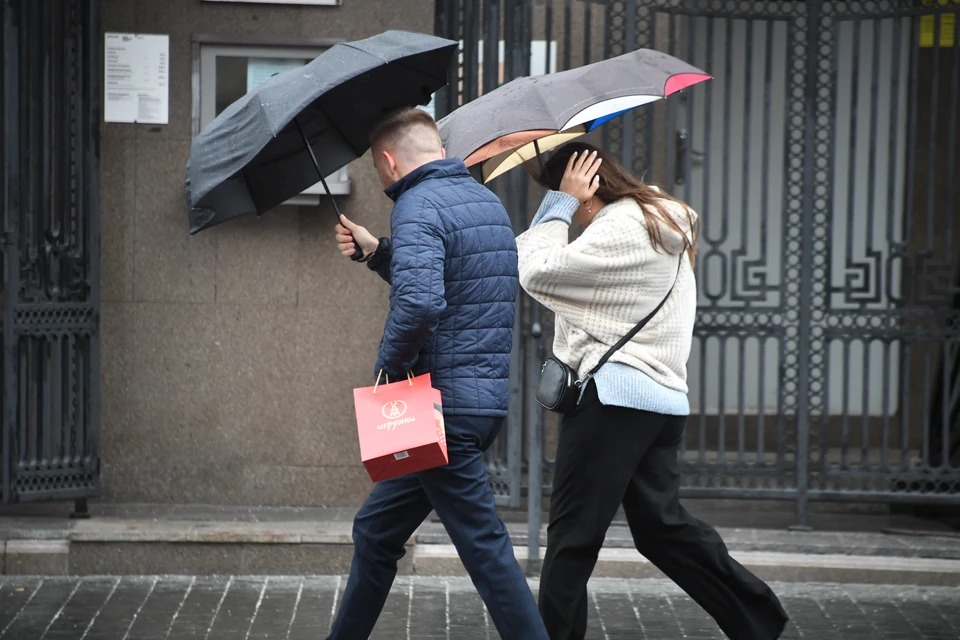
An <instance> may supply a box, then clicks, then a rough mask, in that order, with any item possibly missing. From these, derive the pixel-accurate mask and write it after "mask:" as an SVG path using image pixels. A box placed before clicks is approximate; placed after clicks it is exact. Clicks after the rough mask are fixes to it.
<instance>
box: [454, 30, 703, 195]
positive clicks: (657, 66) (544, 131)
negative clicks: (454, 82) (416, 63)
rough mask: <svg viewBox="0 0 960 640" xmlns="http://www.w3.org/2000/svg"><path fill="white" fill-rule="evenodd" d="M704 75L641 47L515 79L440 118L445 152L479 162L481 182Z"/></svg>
mask: <svg viewBox="0 0 960 640" xmlns="http://www.w3.org/2000/svg"><path fill="white" fill-rule="evenodd" d="M709 79H710V76H709V75H708V74H707V73H705V72H703V71H701V70H700V69H697V68H696V67H692V66H690V65H689V64H687V63H686V62H683V61H682V60H678V59H677V58H674V57H673V56H669V55H667V54H665V53H661V52H659V51H653V50H650V49H639V50H637V51H633V52H631V53H627V54H624V55H622V56H618V57H616V58H611V59H609V60H603V61H601V62H596V63H594V64H590V65H587V66H584V67H578V68H576V69H570V70H569V71H561V72H560V73H552V74H550V75H546V76H536V77H524V78H517V79H516V80H513V81H512V82H509V83H507V84H505V85H503V86H502V87H499V88H497V89H495V90H493V91H491V92H490V93H487V94H485V95H483V96H481V97H479V98H477V99H476V100H474V101H473V102H470V103H467V104H465V105H463V106H462V107H460V108H459V109H457V110H456V111H454V112H453V113H451V114H450V115H448V116H447V117H446V118H444V119H443V120H441V121H440V122H439V123H438V125H439V127H440V136H441V138H443V142H444V146H445V147H446V149H447V154H448V155H449V156H452V157H456V158H462V159H463V160H464V161H465V162H466V164H467V166H468V167H473V168H476V167H479V169H480V171H479V174H480V176H481V178H482V181H483V182H489V181H490V180H493V179H494V178H496V177H497V176H500V175H502V174H503V173H505V172H506V171H508V170H509V169H512V168H513V167H516V166H519V165H521V164H523V163H524V162H526V161H527V160H530V159H532V158H534V157H536V156H537V155H538V153H539V152H542V151H547V150H548V149H552V148H554V147H557V146H560V145H562V144H564V143H566V142H567V141H569V140H572V139H573V138H576V137H578V136H581V135H583V134H585V133H589V132H590V131H593V130H594V129H596V128H597V127H599V126H600V125H602V124H603V123H605V122H607V121H609V120H611V119H613V118H615V117H617V116H619V115H621V114H623V113H626V112H627V111H630V110H631V109H635V108H636V107H639V106H641V105H644V104H647V103H649V102H654V101H656V100H660V99H662V98H665V97H666V96H669V95H670V94H672V93H676V92H677V91H680V90H682V89H686V88H687V87H689V86H691V85H694V84H697V83H698V82H703V81H704V80H709Z"/></svg>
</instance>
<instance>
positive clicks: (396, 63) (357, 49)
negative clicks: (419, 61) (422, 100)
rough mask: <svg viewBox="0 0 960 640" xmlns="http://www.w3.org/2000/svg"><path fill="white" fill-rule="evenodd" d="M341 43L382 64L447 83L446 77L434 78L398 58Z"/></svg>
mask: <svg viewBox="0 0 960 640" xmlns="http://www.w3.org/2000/svg"><path fill="white" fill-rule="evenodd" d="M341 44H342V45H343V46H345V47H350V48H351V49H354V50H356V51H359V52H361V53H365V54H367V55H368V56H371V57H373V58H376V59H377V60H380V61H381V62H382V63H383V64H384V66H391V65H394V66H398V67H403V68H404V69H409V70H410V71H414V72H416V73H419V74H421V75H424V76H427V77H428V78H430V79H431V80H433V81H435V82H442V83H443V84H444V85H446V84H447V79H446V78H436V77H434V76H432V75H430V74H428V73H424V72H423V70H422V69H414V68H413V67H411V66H408V65H405V64H403V63H402V62H400V61H399V60H387V59H386V58H383V57H381V56H378V55H374V54H372V53H370V52H369V51H367V50H366V49H361V48H360V47H355V46H353V45H352V44H350V43H349V42H343V43H341Z"/></svg>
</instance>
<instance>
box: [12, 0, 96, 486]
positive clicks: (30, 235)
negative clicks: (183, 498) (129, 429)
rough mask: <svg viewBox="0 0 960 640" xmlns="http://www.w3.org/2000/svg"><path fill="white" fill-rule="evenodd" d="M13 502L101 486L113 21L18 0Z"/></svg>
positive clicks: (89, 5)
mask: <svg viewBox="0 0 960 640" xmlns="http://www.w3.org/2000/svg"><path fill="white" fill-rule="evenodd" d="M2 17H3V24H2V34H3V35H2V38H3V39H2V52H3V53H2V57H3V79H2V82H3V89H2V94H0V108H2V112H3V127H4V129H3V137H2V167H3V168H2V173H3V181H2V192H0V206H2V214H3V227H2V236H0V238H2V251H3V256H2V265H3V266H2V269H3V271H2V283H3V284H2V286H3V290H2V300H3V310H2V311H3V313H2V333H3V353H2V398H3V405H2V419H3V422H2V439H0V464H2V468H3V501H4V502H26V501H38V500H67V499H74V500H81V499H85V498H87V497H91V496H96V495H98V493H99V489H100V349H99V305H100V245H99V242H100V211H99V185H100V170H99V135H100V127H99V122H100V111H99V104H100V91H101V88H100V87H101V85H100V60H101V58H100V54H99V51H100V25H99V3H98V2H96V1H95V0H94V1H89V0H63V1H60V0H4V2H3V14H2Z"/></svg>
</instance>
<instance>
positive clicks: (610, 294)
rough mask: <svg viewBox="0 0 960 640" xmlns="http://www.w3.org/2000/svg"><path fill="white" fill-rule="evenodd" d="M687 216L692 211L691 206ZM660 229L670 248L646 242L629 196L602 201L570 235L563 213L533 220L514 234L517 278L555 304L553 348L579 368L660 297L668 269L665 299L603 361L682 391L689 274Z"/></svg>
mask: <svg viewBox="0 0 960 640" xmlns="http://www.w3.org/2000/svg"><path fill="white" fill-rule="evenodd" d="M567 197H569V196H567ZM571 200H572V199H571ZM664 204H665V205H666V208H667V209H668V210H669V211H670V213H671V215H673V217H674V219H675V220H676V221H677V222H678V223H679V224H680V227H681V228H682V229H684V230H685V231H686V232H687V234H688V235H689V234H690V233H691V230H690V229H689V222H688V219H687V214H686V212H685V211H684V210H683V208H682V207H681V206H680V205H678V204H677V203H675V202H673V201H670V200H664ZM692 218H693V220H694V221H696V214H695V213H692ZM661 230H662V231H661V233H662V238H663V241H664V244H665V247H666V249H667V250H668V251H669V252H670V253H658V252H656V251H655V250H654V248H653V246H652V245H651V243H650V238H649V236H648V235H647V229H646V221H645V219H644V217H643V212H642V211H641V209H640V205H639V204H637V202H636V201H635V200H634V199H632V198H627V199H624V200H619V201H617V202H614V203H611V204H609V205H607V206H606V207H604V208H603V209H601V210H600V211H599V212H598V213H597V215H596V217H595V218H594V219H593V222H592V223H591V224H590V226H589V227H587V228H586V229H585V230H584V232H583V234H582V235H581V236H580V237H579V238H577V239H576V240H575V241H574V242H569V237H568V236H569V227H568V225H567V223H566V222H564V221H561V220H550V221H546V222H543V223H541V224H538V225H536V226H534V227H532V228H531V229H530V230H529V231H527V232H526V233H524V234H522V235H521V236H520V237H518V238H517V246H518V248H519V253H520V284H521V285H522V286H523V288H524V289H525V290H526V291H527V293H529V294H530V295H531V296H533V298H534V299H536V300H537V301H538V302H540V303H541V304H543V305H544V306H545V307H547V308H548V309H550V310H551V311H553V312H554V313H555V314H556V331H555V337H554V343H553V352H554V355H555V356H556V357H557V358H559V359H560V360H562V361H563V362H564V363H566V364H567V365H568V366H569V367H571V368H572V369H574V370H575V371H578V372H579V374H580V376H581V377H582V376H584V375H586V374H587V372H589V371H590V369H592V368H593V367H594V366H596V364H597V363H598V362H599V361H600V358H601V357H602V356H603V354H604V353H606V351H607V349H609V348H610V347H611V346H612V345H613V344H615V343H616V342H617V341H618V340H619V339H620V338H622V337H623V336H624V335H625V334H626V333H627V332H628V331H630V329H631V328H633V327H634V326H635V325H636V324H637V323H638V322H639V321H640V320H641V319H642V318H644V317H645V316H646V315H647V314H649V313H650V312H651V311H653V309H654V308H656V306H657V305H658V304H660V301H661V300H663V297H664V296H665V295H666V294H667V291H669V290H670V286H671V285H672V284H673V281H674V278H675V277H676V278H677V284H676V286H675V287H674V289H673V292H672V293H671V294H670V298H669V299H668V300H667V302H666V304H664V305H663V308H661V309H660V311H659V312H658V313H657V314H656V315H655V316H654V317H653V318H652V319H651V320H650V322H649V323H647V325H646V326H645V327H644V328H643V329H642V330H641V331H640V332H639V333H638V334H637V335H636V336H635V337H634V339H633V340H632V341H631V342H629V343H628V344H626V345H624V347H623V348H622V349H620V351H618V352H617V353H616V354H614V355H613V357H612V358H611V359H610V362H619V363H623V364H626V365H628V366H630V367H633V368H635V369H639V370H640V371H642V372H643V373H645V374H646V375H648V376H649V377H650V378H652V379H653V380H654V381H655V382H657V383H658V384H661V385H663V386H664V387H667V388H669V389H675V390H677V391H681V392H683V393H686V392H687V359H688V358H689V356H690V343H691V341H692V337H693V325H694V320H695V316H696V310H697V291H696V277H695V276H694V273H693V269H692V268H691V267H690V261H689V260H688V259H686V258H685V259H684V260H683V261H682V263H681V264H680V272H679V276H678V275H677V262H678V259H679V256H678V252H679V251H680V249H681V247H682V238H681V237H680V235H679V234H677V233H676V232H675V231H672V230H671V229H670V228H669V227H667V226H666V225H663V226H662V227H661Z"/></svg>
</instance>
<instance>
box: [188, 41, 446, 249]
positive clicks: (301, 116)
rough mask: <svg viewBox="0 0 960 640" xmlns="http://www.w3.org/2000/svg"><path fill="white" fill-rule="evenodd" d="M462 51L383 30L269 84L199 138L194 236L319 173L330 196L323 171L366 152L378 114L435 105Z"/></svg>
mask: <svg viewBox="0 0 960 640" xmlns="http://www.w3.org/2000/svg"><path fill="white" fill-rule="evenodd" d="M456 50H457V43H456V42H454V41H452V40H445V39H443V38H437V37H435V36H430V35H426V34H422V33H411V32H406V31H387V32H385V33H382V34H380V35H378V36H374V37H372V38H368V39H366V40H359V41H357V42H346V43H341V44H337V45H335V46H333V47H332V48H331V49H329V50H328V51H325V52H324V53H323V54H321V55H320V56H319V57H317V58H316V59H315V60H314V61H313V62H311V63H309V64H307V65H306V66H304V67H303V68H300V69H294V70H291V71H286V72H284V73H281V74H278V75H276V76H274V77H272V78H270V79H268V80H266V81H265V82H263V83H262V84H261V85H259V86H258V87H257V88H256V89H254V90H253V91H251V92H250V93H248V94H247V95H245V96H244V97H243V98H241V99H240V100H237V101H236V102H234V103H233V104H232V105H230V106H229V107H227V108H226V109H225V110H224V111H223V113H221V114H220V115H219V116H217V118H216V120H214V121H213V122H211V123H210V125H209V126H208V127H207V128H206V129H204V130H203V132H202V133H201V134H200V135H199V136H197V137H196V139H194V141H193V145H192V147H191V149H190V161H189V162H188V163H187V177H186V200H187V218H188V220H189V223H190V233H191V234H194V233H197V232H198V231H201V230H203V229H207V228H209V227H212V226H214V225H216V224H219V223H221V222H225V221H227V220H230V219H232V218H237V217H240V216H243V215H248V214H253V213H256V214H258V215H259V214H261V213H263V212H264V211H267V210H269V209H272V208H273V207H275V206H277V205H278V204H281V203H283V202H285V201H286V200H288V199H290V198H292V197H293V196H295V195H297V194H298V193H300V192H302V191H303V190H304V189H306V188H307V187H310V186H312V185H314V184H316V182H317V179H318V178H319V179H320V181H321V182H323V186H324V188H325V189H326V190H327V194H328V195H329V194H330V190H329V189H328V188H327V183H326V180H325V177H326V176H329V175H330V174H332V173H334V172H336V171H338V170H340V169H341V168H342V167H343V166H344V165H346V164H347V163H349V162H351V161H353V160H356V159H357V158H359V157H360V156H362V155H363V154H364V153H365V152H366V151H367V149H368V148H369V147H370V145H369V142H368V139H367V136H368V134H369V132H370V129H371V128H372V127H373V126H374V125H375V124H376V122H377V121H378V120H379V119H380V118H382V117H383V116H384V115H385V114H386V113H388V112H390V111H392V110H394V109H398V108H400V107H405V106H411V107H412V106H417V105H423V104H427V103H429V101H430V97H431V96H432V95H433V93H434V92H435V91H437V90H438V89H440V88H441V87H443V86H444V85H446V84H447V70H448V68H449V66H450V61H451V58H452V57H453V54H454V52H455V51H456ZM334 208H335V209H336V203H334ZM337 214H338V217H339V210H338V211H337ZM358 253H359V252H358ZM358 257H359V256H358Z"/></svg>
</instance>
